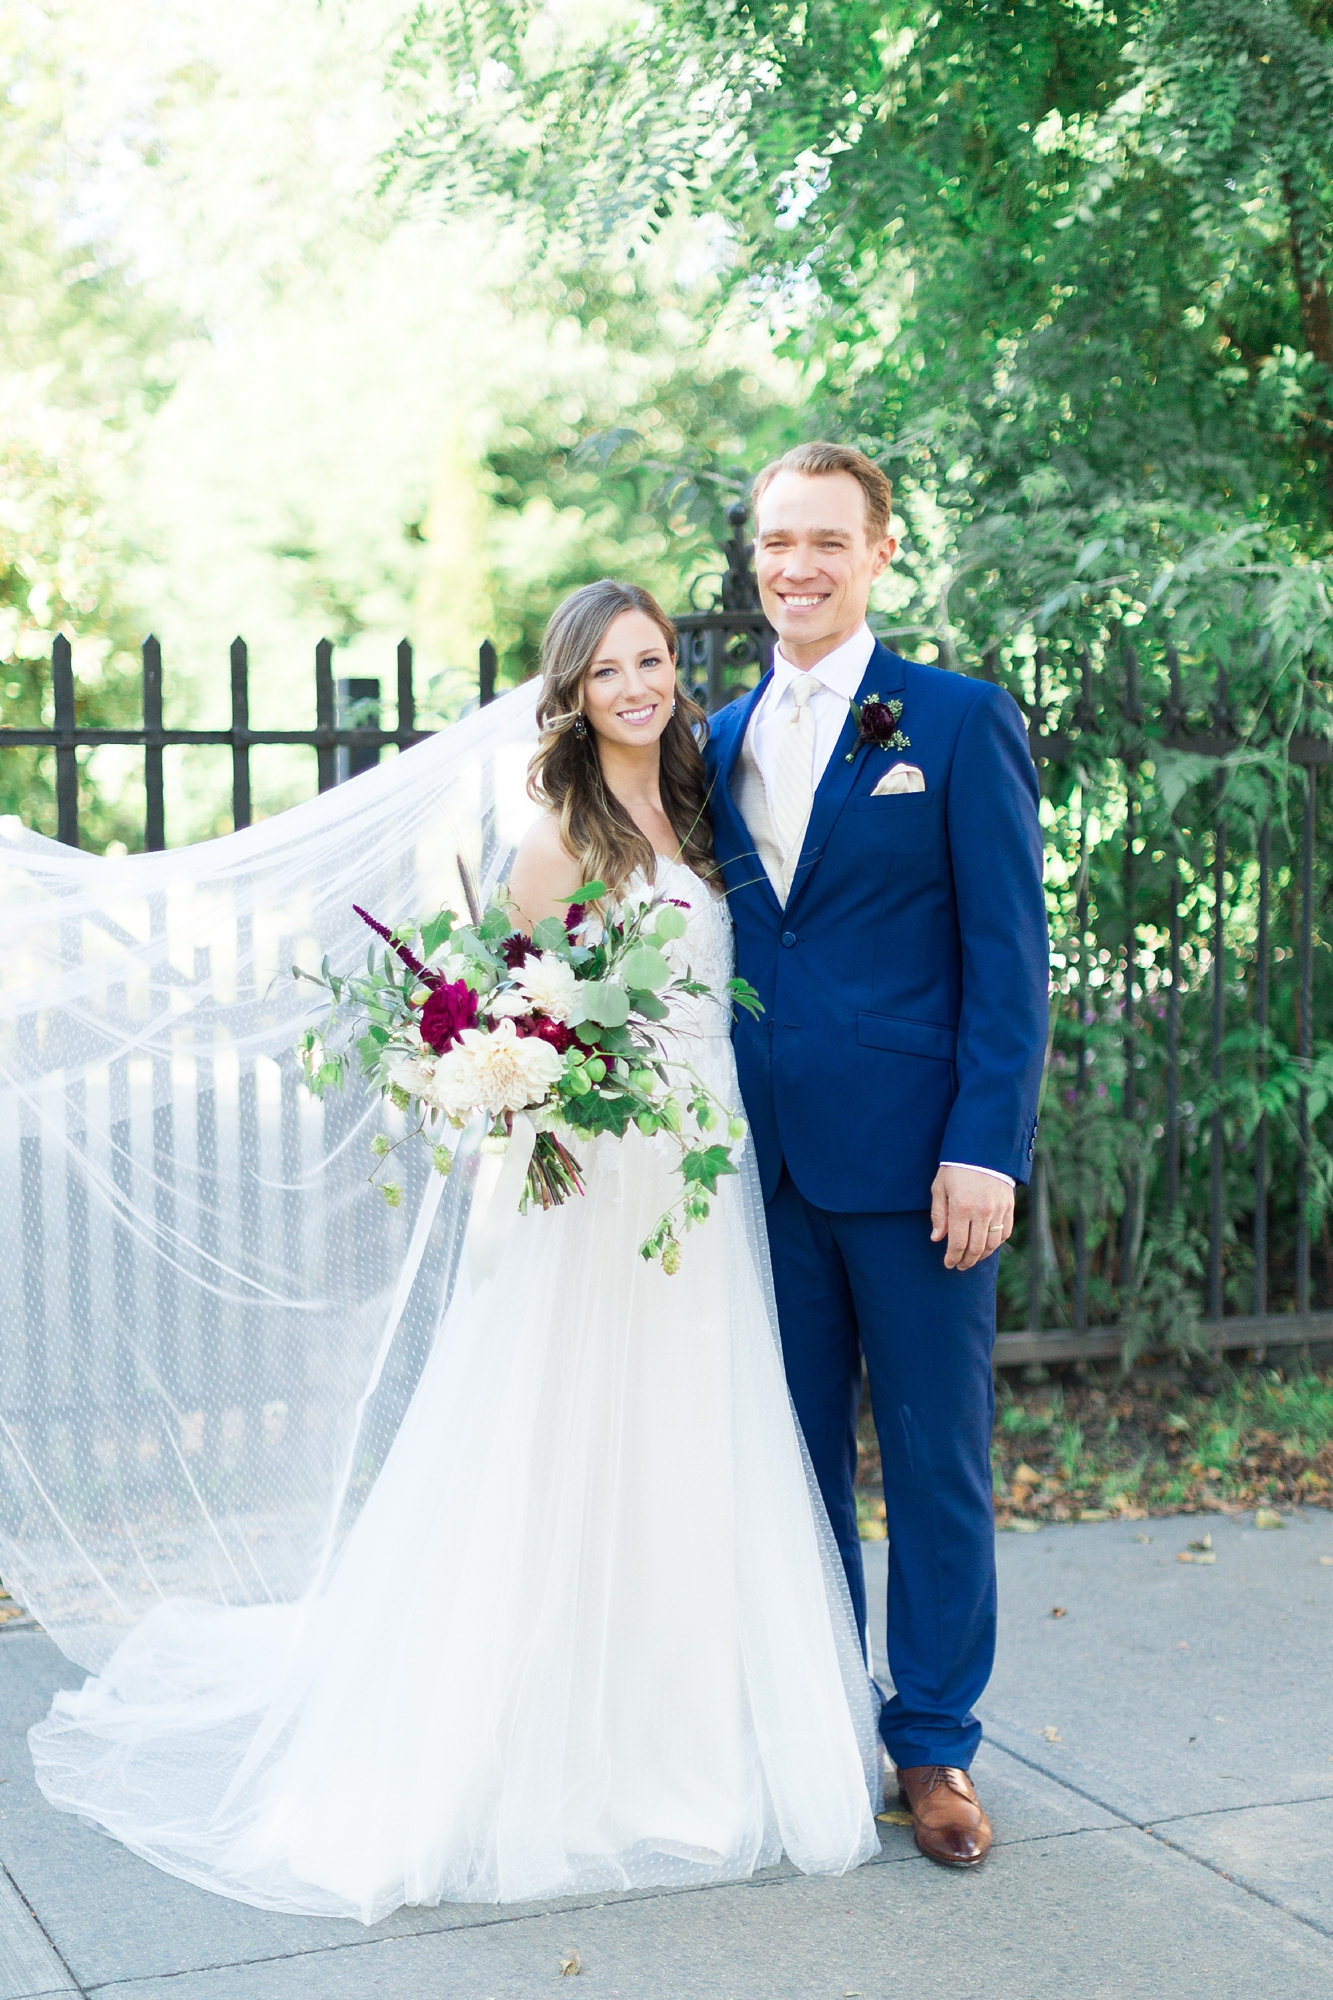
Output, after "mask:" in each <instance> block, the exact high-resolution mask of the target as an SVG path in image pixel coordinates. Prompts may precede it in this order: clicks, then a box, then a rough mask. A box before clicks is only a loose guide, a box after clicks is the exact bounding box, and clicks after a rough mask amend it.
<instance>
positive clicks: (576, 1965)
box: [560, 1951, 583, 1979]
mask: <svg viewBox="0 0 1333 2000" xmlns="http://www.w3.org/2000/svg"><path fill="white" fill-rule="evenodd" d="M560 1970H561V1972H563V1973H564V1975H565V1977H566V1978H567V1979H568V1978H569V1977H570V1975H571V1974H572V1973H575V1972H582V1970H583V1964H582V1961H581V1960H580V1958H579V1955H578V1953H577V1952H576V1951H567V1952H564V1953H563V1954H562V1955H561V1959H560Z"/></svg>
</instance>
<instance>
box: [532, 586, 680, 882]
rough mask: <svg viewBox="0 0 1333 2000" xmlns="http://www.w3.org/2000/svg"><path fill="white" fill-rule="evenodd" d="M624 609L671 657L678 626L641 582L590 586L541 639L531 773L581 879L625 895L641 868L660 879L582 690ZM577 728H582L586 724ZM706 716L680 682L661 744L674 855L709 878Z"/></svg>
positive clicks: (535, 795)
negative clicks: (607, 775) (605, 767)
mask: <svg viewBox="0 0 1333 2000" xmlns="http://www.w3.org/2000/svg"><path fill="white" fill-rule="evenodd" d="M626 611H642V612H643V613H644V614H645V616H646V617H648V618H651V619H652V621H653V623H654V625H656V627H657V629H658V631H659V632H660V633H661V634H662V637H663V639H664V640H665V642H666V645H667V647H668V649H669V651H670V653H671V657H672V659H673V660H674V659H675V657H676V651H677V647H676V628H675V626H674V625H673V624H672V622H671V620H670V619H669V618H668V617H667V615H666V613H665V611H663V609H662V607H661V605H660V604H659V603H658V602H657V600H656V598H654V597H652V596H650V595H649V593H648V592H647V591H646V590H641V589H640V588H639V586H638V585H637V584H635V583H617V582H615V581H614V580H613V579H611V578H610V577H603V579H602V580H601V582H600V583H586V584H584V586H583V588H582V590H576V591H574V592H573V594H572V595H571V596H569V597H567V598H566V599H565V601H564V603H563V604H561V605H560V606H559V607H558V609H557V610H556V611H555V613H554V614H553V616H552V618H551V622H550V624H549V625H548V626H547V628H546V634H545V637H544V638H543V640H542V688H541V693H540V694H539V695H538V697H537V721H538V723H539V725H540V727H541V732H542V735H541V741H540V743H539V744H538V746H537V751H536V755H535V756H534V757H533V760H532V762H531V764H530V765H529V766H528V792H529V794H530V796H531V797H532V798H534V799H535V800H536V801H537V802H538V804H539V805H543V806H545V807H546V809H547V810H548V811H549V812H552V813H554V814H555V816H556V818H557V820H558V822H559V825H560V837H561V839H562V840H563V842H564V844H565V846H566V847H567V848H568V850H569V852H570V853H571V854H572V855H573V856H574V858H575V860H576V861H577V862H578V863H579V866H580V868H581V869H582V879H583V880H584V881H585V882H605V884H606V886H607V889H608V890H609V892H610V893H611V895H613V896H618V895H620V894H621V893H622V892H623V890H624V888H625V884H626V883H627V882H628V881H629V878H630V876H631V875H632V874H633V873H634V871H635V870H636V869H639V870H641V871H642V873H643V875H644V877H645V878H646V880H648V881H649V882H652V881H655V880H656V865H655V864H656V858H657V857H656V855H655V854H654V852H653V845H652V842H651V841H650V840H649V839H647V837H646V836H645V835H644V834H643V833H641V832H640V830H639V828H638V827H637V826H636V825H635V824H634V821H633V820H632V819H631V818H630V816H629V814H628V813H627V812H626V810H625V808H624V806H622V805H621V803H620V801H619V799H618V798H617V797H616V796H615V794H614V793H613V792H612V791H611V790H610V788H609V787H608V786H607V784H606V782H605V780H604V778H603V776H602V762H601V758H600V757H599V756H598V754H597V738H596V735H595V734H594V732H593V730H592V729H590V728H589V727H588V726H587V724H586V723H583V721H582V718H583V686H584V681H585V679H586V676H587V672H588V669H589V667H590V666H591V665H592V663H593V661H594V660H595V659H596V657H597V652H598V649H599V647H600V646H601V643H602V640H603V639H604V638H605V637H606V633H607V628H608V627H609V626H610V625H611V624H612V622H613V621H614V620H615V619H617V618H619V617H620V616H621V614H622V613H623V612H626ZM579 725H582V726H581V727H580V726H579ZM707 728H708V724H707V721H706V719H705V717H704V712H703V710H702V709H701V708H699V707H698V706H697V704H696V703H695V702H693V701H691V699H690V697H689V695H688V694H686V692H685V690H684V688H683V687H681V686H680V685H679V684H677V688H676V704H675V710H674V712H673V714H672V715H671V716H670V717H669V719H668V721H667V726H666V728H665V729H664V730H663V731H662V734H661V736H660V737H659V739H658V741H659V745H660V754H661V760H662V767H661V777H660V781H659V782H660V785H661V794H662V810H663V812H664V813H665V814H666V816H667V818H668V819H669V820H670V822H671V827H672V831H673V832H674V834H675V836H676V840H677V842H678V843H679V844H678V847H677V858H678V859H679V860H681V861H683V862H684V863H685V864H686V866H687V867H690V868H692V869H693V870H694V872H695V874H696V875H700V876H702V877H703V878H704V880H705V881H707V880H708V879H709V878H710V877H711V876H712V875H713V873H714V871H715V869H716V865H717V864H716V862H715V861H714V858H713V830H712V828H711V826H710V825H709V823H708V815H707V812H706V810H705V799H706V795H707V786H706V782H705V778H704V760H703V756H702V754H701V746H702V744H703V741H704V738H705V735H706V733H707Z"/></svg>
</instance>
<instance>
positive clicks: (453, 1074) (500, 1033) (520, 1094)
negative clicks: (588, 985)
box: [433, 1020, 564, 1114]
mask: <svg viewBox="0 0 1333 2000" xmlns="http://www.w3.org/2000/svg"><path fill="white" fill-rule="evenodd" d="M563 1068H564V1063H563V1061H562V1060H561V1057H560V1056H559V1054H558V1053H557V1051H556V1050H555V1049H553V1048H552V1047H551V1045H550V1043H549V1042H544V1041H542V1040H541V1038H540V1037H539V1036H537V1035H524V1036H519V1035H517V1034H516V1033H515V1032H514V1024H513V1022H512V1021H508V1020H504V1021H500V1022H498V1023H497V1025H496V1026H495V1027H494V1028H492V1029H491V1031H490V1032H489V1033H486V1032H484V1031H483V1030H482V1029H480V1028H466V1029H464V1031H463V1035H462V1038H461V1044H460V1046H458V1047H456V1048H453V1049H451V1050H450V1051H449V1054H448V1055H447V1056H445V1057H443V1058H442V1059H441V1061H440V1062H438V1063H437V1064H436V1066H435V1076H434V1079H433V1084H434V1088H435V1090H436V1092H437V1099H436V1101H437V1102H439V1103H441V1104H443V1106H444V1109H445V1110H447V1111H465V1110H468V1109H470V1108H471V1107H472V1106H473V1105H480V1106H481V1107H482V1108H483V1109H484V1110H486V1111H489V1112H491V1113H492V1114H494V1113H495V1112H497V1111H522V1110H523V1109H525V1107H526V1106H527V1105H529V1104H539V1103H540V1102H541V1100H542V1098H543V1097H545V1095H546V1093H547V1091H548V1090H549V1089H550V1087H551V1085H552V1084H553V1083H554V1082H555V1080H556V1078H557V1077H558V1076H559V1074H560V1072H561V1070H562V1069H563ZM446 1097H447V1098H448V1099H449V1102H448V1103H445V1098H446Z"/></svg>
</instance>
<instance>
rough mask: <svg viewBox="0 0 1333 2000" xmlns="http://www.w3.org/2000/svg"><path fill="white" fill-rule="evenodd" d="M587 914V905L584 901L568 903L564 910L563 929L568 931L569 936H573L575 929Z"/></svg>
mask: <svg viewBox="0 0 1333 2000" xmlns="http://www.w3.org/2000/svg"><path fill="white" fill-rule="evenodd" d="M587 914H588V905H587V904H586V903H571V904H570V906H569V908H568V909H567V910H566V911H565V929H566V931H567V932H568V933H569V935H570V937H573V935H574V933H575V931H577V929H578V928H579V925H580V924H581V923H582V922H583V920H584V918H585V917H586V916H587Z"/></svg>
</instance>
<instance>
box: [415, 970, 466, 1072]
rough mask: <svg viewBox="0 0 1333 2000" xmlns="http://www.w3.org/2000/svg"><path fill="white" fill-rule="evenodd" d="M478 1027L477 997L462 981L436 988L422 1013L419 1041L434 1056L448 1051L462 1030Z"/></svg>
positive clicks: (457, 980) (454, 981)
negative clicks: (424, 1043)
mask: <svg viewBox="0 0 1333 2000" xmlns="http://www.w3.org/2000/svg"><path fill="white" fill-rule="evenodd" d="M476 1025H477V996H476V994H475V993H474V992H473V991H472V988H471V987H470V986H469V985H467V983H466V982H465V981H464V980H462V979H455V980H453V981H451V982H450V983H448V984H447V985H441V986H437V987H436V988H435V991H434V992H433V993H432V994H431V996H430V999H429V1000H428V1001H427V1002H426V1004H425V1006H424V1007H423V1008H422V1010H421V1039H422V1041H423V1042H429V1044H430V1046H431V1047H432V1048H433V1049H434V1051H435V1053H436V1055H437V1056H442V1055H443V1054H444V1052H445V1050H446V1049H451V1048H452V1047H453V1046H454V1043H455V1042H456V1041H457V1040H458V1039H459V1037H460V1036H461V1034H462V1032H463V1030H464V1028H475V1027H476Z"/></svg>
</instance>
